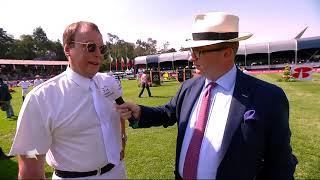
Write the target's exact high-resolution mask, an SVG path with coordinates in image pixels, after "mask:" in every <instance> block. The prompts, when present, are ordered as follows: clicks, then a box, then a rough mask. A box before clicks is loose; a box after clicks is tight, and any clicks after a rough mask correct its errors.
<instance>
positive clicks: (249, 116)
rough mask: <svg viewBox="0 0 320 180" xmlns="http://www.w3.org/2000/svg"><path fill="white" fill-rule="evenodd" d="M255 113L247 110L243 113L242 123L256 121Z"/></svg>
mask: <svg viewBox="0 0 320 180" xmlns="http://www.w3.org/2000/svg"><path fill="white" fill-rule="evenodd" d="M255 114H256V111H255V110H248V111H246V112H245V113H244V115H243V120H244V122H247V121H251V120H255V119H256V116H255Z"/></svg>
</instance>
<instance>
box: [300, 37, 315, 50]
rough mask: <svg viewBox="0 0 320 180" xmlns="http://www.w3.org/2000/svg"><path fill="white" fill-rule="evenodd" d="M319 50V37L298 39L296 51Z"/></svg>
mask: <svg viewBox="0 0 320 180" xmlns="http://www.w3.org/2000/svg"><path fill="white" fill-rule="evenodd" d="M310 48H320V36H316V37H308V38H301V39H298V50H300V49H310Z"/></svg>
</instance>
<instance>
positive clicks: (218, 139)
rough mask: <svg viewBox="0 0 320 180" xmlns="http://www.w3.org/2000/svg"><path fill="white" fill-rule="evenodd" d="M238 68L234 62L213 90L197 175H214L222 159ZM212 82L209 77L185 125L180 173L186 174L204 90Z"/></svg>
mask: <svg viewBox="0 0 320 180" xmlns="http://www.w3.org/2000/svg"><path fill="white" fill-rule="evenodd" d="M236 72H237V70H236V67H235V66H233V68H232V69H231V70H230V71H228V72H227V73H226V74H224V75H223V76H221V77H220V78H219V79H218V80H217V81H216V83H217V86H216V87H215V88H213V89H212V90H211V99H210V109H209V115H208V121H207V125H206V130H205V133H204V137H203V140H202V145H201V149H200V155H199V163H198V174H197V179H215V178H216V173H217V169H218V167H219V165H220V162H221V160H222V159H223V157H222V154H221V151H220V148H221V144H222V141H223V134H224V131H225V127H226V123H227V118H228V115H229V109H230V104H231V100H232V94H233V90H234V85H235V80H236ZM210 82H211V81H210V80H208V79H206V81H205V84H204V86H203V88H202V92H201V94H200V96H199V98H198V100H197V101H196V103H195V105H194V106H193V109H192V112H191V117H190V120H189V122H188V125H187V128H186V132H185V136H184V139H183V143H182V148H181V154H180V159H179V173H180V175H181V176H182V175H183V167H184V161H185V158H186V153H187V150H188V147H189V144H190V141H191V137H192V135H193V131H194V126H195V122H196V120H197V117H198V113H199V110H200V105H201V99H202V97H203V94H204V92H205V87H206V86H207V85H208V84H209V83H210Z"/></svg>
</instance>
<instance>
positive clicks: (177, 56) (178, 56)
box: [173, 51, 190, 61]
mask: <svg viewBox="0 0 320 180" xmlns="http://www.w3.org/2000/svg"><path fill="white" fill-rule="evenodd" d="M189 58H190V51H178V52H175V53H174V54H173V61H178V60H189Z"/></svg>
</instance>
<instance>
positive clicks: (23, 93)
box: [22, 88, 28, 96]
mask: <svg viewBox="0 0 320 180" xmlns="http://www.w3.org/2000/svg"><path fill="white" fill-rule="evenodd" d="M27 94H28V88H26V89H22V96H26V95H27Z"/></svg>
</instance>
